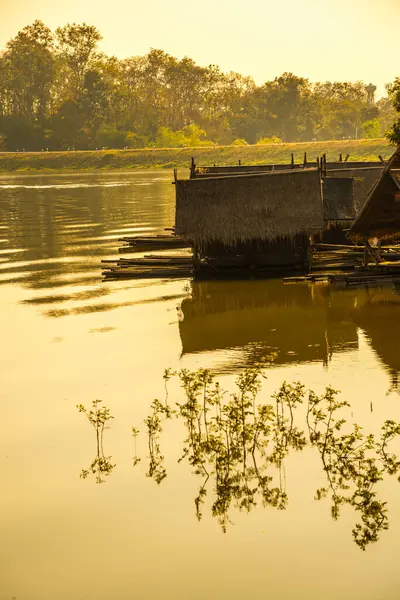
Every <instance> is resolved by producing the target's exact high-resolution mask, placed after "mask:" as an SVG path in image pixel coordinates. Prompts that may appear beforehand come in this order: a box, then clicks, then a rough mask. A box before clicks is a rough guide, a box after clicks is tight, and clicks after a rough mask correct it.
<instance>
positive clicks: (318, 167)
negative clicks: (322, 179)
mask: <svg viewBox="0 0 400 600" xmlns="http://www.w3.org/2000/svg"><path fill="white" fill-rule="evenodd" d="M317 169H318V171H320V170H321V169H320V164H319V156H317Z"/></svg>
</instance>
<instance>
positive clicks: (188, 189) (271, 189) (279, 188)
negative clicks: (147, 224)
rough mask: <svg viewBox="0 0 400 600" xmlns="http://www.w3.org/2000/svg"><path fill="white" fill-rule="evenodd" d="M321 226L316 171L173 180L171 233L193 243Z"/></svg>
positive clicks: (293, 232) (245, 238)
mask: <svg viewBox="0 0 400 600" xmlns="http://www.w3.org/2000/svg"><path fill="white" fill-rule="evenodd" d="M323 226H324V216H323V204H322V190H321V179H320V174H319V172H318V171H317V170H311V169H310V170H307V171H292V172H279V173H269V174H254V175H243V176H227V177H218V178H204V179H190V180H177V181H176V221H175V227H176V233H177V234H179V235H183V236H185V237H186V238H187V239H188V240H190V241H191V242H194V243H196V244H202V243H210V242H213V241H219V242H221V243H222V244H224V245H226V246H233V245H235V244H237V243H239V242H247V241H251V240H255V239H259V240H266V241H273V240H275V239H277V238H279V237H285V236H289V237H291V236H295V235H296V234H297V233H303V232H307V233H313V232H317V231H321V230H322V229H323Z"/></svg>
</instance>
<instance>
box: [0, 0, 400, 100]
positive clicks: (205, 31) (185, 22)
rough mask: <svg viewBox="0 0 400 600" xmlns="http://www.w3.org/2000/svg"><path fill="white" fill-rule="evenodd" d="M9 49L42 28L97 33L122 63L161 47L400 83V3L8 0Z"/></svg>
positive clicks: (326, 76) (267, 69) (266, 66)
mask: <svg viewBox="0 0 400 600" xmlns="http://www.w3.org/2000/svg"><path fill="white" fill-rule="evenodd" d="M0 7H1V8H2V18H1V21H0V46H1V47H3V46H4V44H5V43H6V42H7V40H8V39H10V38H11V37H13V36H14V35H15V34H16V32H17V31H18V30H19V29H21V28H22V27H24V26H25V25H27V24H28V23H30V22H32V21H34V20H35V19H41V20H43V21H44V22H45V23H46V24H47V25H48V26H49V27H51V28H55V27H56V26H58V25H63V24H65V23H67V22H74V21H75V22H81V21H86V22H87V23H90V24H93V25H96V26H97V27H98V28H99V29H100V31H101V33H102V35H103V37H104V39H103V41H102V44H101V48H102V50H104V51H105V52H106V53H107V54H114V55H116V56H118V57H120V58H124V57H128V56H133V55H140V54H145V53H146V52H147V51H148V50H149V49H150V48H161V49H163V50H165V51H166V52H168V53H169V54H172V55H174V56H177V57H183V56H184V55H188V56H190V57H192V58H193V59H194V60H195V61H196V62H197V63H198V64H200V65H208V64H211V63H213V64H217V65H219V66H220V67H221V68H222V69H223V70H224V71H230V70H233V71H238V72H240V73H242V74H246V75H251V76H253V77H254V78H255V80H256V82H257V83H259V84H260V83H263V82H264V81H266V80H268V79H273V78H274V77H275V76H277V75H280V74H282V73H283V72H285V71H290V72H293V73H295V74H296V75H299V76H304V77H308V78H309V79H311V81H327V80H342V81H343V80H353V81H354V80H357V79H362V80H364V81H365V82H369V81H372V82H373V83H375V84H376V85H378V90H379V93H380V94H381V93H383V91H384V84H385V83H387V82H391V81H393V79H394V78H395V77H396V76H400V67H399V62H398V50H399V47H400V44H399V41H398V23H399V19H400V0H335V1H332V0H324V1H321V0H274V1H273V2H271V1H270V0H202V1H200V2H197V3H194V2H190V1H188V0H147V1H144V2H139V1H138V0H112V1H110V0H68V1H64V2H54V0H0Z"/></svg>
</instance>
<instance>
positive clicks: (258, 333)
mask: <svg viewBox="0 0 400 600" xmlns="http://www.w3.org/2000/svg"><path fill="white" fill-rule="evenodd" d="M173 219H174V188H173V186H172V185H171V174H170V173H169V172H163V171H156V172H149V171H146V172H137V173H129V174H124V173H120V174H116V173H108V174H82V175H77V174H74V175H40V176H36V175H26V176H25V175H12V176H11V175H10V176H5V175H2V176H1V177H0V323H1V329H0V331H1V337H2V344H1V347H0V368H1V387H0V471H1V478H2V493H1V495H0V538H1V545H0V599H1V600H6V599H7V600H9V599H10V598H12V597H13V596H15V597H16V598H17V599H18V600H39V599H40V600H111V599H116V598H118V599H119V600H128V599H129V600H130V599H133V598H135V599H136V598H137V599H138V600H142V599H143V600H153V599H168V600H169V599H171V600H178V599H182V600H186V599H187V600H190V599H193V600H200V599H204V598H209V599H210V600H214V599H215V600H217V599H218V600H221V599H225V598H227V599H228V598H229V599H233V600H239V599H242V598H249V599H252V600H259V599H260V600H261V599H264V598H271V600H275V599H277V600H278V599H282V600H286V599H290V600H291V599H293V600H300V599H304V600H311V599H312V600H314V599H315V600H317V599H318V600H319V599H322V598H324V599H327V600H338V599H340V600H344V599H352V600H354V599H357V598H363V599H365V600H392V599H393V600H394V599H395V598H396V599H397V598H399V597H400V575H399V572H398V566H397V560H396V557H397V555H398V553H399V551H400V484H399V483H398V482H397V476H393V477H385V478H384V480H383V481H382V482H380V483H379V484H378V487H377V491H378V493H379V497H380V499H381V500H382V501H387V509H388V517H389V522H390V527H389V530H387V531H381V532H380V533H379V540H378V542H377V543H373V544H370V545H368V546H367V548H366V550H365V552H364V551H362V550H361V549H360V548H359V547H358V546H357V544H355V543H354V541H353V536H352V529H353V528H354V526H355V524H356V523H357V522H359V521H360V516H359V514H357V511H355V509H354V507H352V506H344V507H343V508H342V511H341V516H340V518H339V519H338V520H333V519H332V518H331V502H330V501H329V498H328V499H325V500H324V499H323V500H319V501H316V500H315V499H314V497H315V495H316V490H317V489H318V488H320V487H321V486H323V485H325V479H326V477H325V474H324V472H323V470H322V469H321V461H320V459H319V457H318V455H317V453H316V452H315V449H312V448H306V449H304V450H303V451H302V452H294V451H293V452H290V453H289V455H288V457H287V459H286V460H285V469H284V471H285V472H284V481H283V480H282V478H281V481H280V484H279V485H281V486H284V489H285V493H286V494H287V498H288V500H287V507H286V509H285V510H278V509H277V508H274V507H272V506H266V507H263V506H262V502H261V501H260V502H258V505H257V506H255V507H253V508H252V510H250V511H247V510H241V511H240V510H238V508H237V507H236V506H235V502H233V503H232V505H231V507H230V509H229V514H228V517H229V520H230V523H229V524H228V526H227V531H226V533H223V531H222V529H221V525H220V523H219V520H218V518H215V517H214V516H213V510H212V504H213V493H214V491H215V490H213V486H214V487H215V482H213V480H212V477H211V479H210V481H209V482H208V484H207V485H209V489H208V495H207V496H206V498H205V502H204V504H203V507H202V519H201V520H200V521H198V519H197V518H196V507H195V503H194V499H195V497H196V496H197V494H198V491H199V483H200V484H201V481H200V480H199V476H198V475H196V474H194V472H193V471H194V469H193V468H192V467H190V466H189V465H188V464H187V463H185V462H181V463H178V462H177V459H179V457H180V456H181V453H182V441H183V439H184V438H185V435H184V431H183V427H182V426H181V424H180V423H179V422H177V421H171V423H166V424H165V428H164V432H163V434H162V437H161V442H160V443H161V447H162V454H163V455H164V456H165V467H166V469H167V471H168V476H167V477H166V478H165V479H164V480H163V481H162V483H161V484H160V485H157V483H156V482H155V481H153V480H152V479H151V478H149V477H146V473H147V472H148V458H147V455H148V447H147V438H146V433H145V427H144V424H143V420H144V419H145V418H146V416H147V415H148V414H149V411H150V404H151V402H152V400H153V399H154V398H162V397H163V395H164V381H163V377H162V376H163V371H164V368H166V367H171V368H174V369H179V368H189V369H197V368H199V367H209V368H211V369H212V370H213V371H214V372H215V373H216V374H217V375H218V378H219V380H220V381H221V384H222V385H223V386H224V388H226V389H229V390H233V389H234V380H235V378H236V376H237V374H238V373H239V372H240V371H241V369H243V367H244V366H252V365H263V366H265V373H266V375H267V379H266V380H265V382H264V384H263V389H262V393H261V396H260V399H261V400H262V401H263V402H268V401H269V397H270V394H271V393H272V392H273V391H275V390H276V389H277V388H278V387H279V385H280V384H281V383H282V381H283V380H287V381H298V380H300V381H302V382H303V383H304V384H305V385H306V386H307V387H308V388H311V389H313V390H315V391H316V392H317V393H322V391H323V390H324V388H325V386H326V385H328V384H331V385H332V386H333V387H335V388H337V389H340V390H341V398H343V399H346V400H348V401H349V402H350V404H351V407H350V408H349V409H347V412H346V414H345V417H346V418H347V419H348V421H349V422H357V423H358V424H360V425H361V426H363V427H364V428H365V431H367V432H369V431H372V432H375V433H376V432H378V431H379V428H380V425H381V424H382V423H383V421H384V420H385V419H395V420H398V421H400V397H399V390H400V383H399V382H398V373H399V371H400V352H399V345H400V341H399V340H400V295H399V293H398V290H396V289H391V288H387V289H374V290H369V291H368V290H336V291H333V290H332V289H331V288H328V287H325V286H315V287H313V288H310V287H306V286H302V285H291V286H283V285H282V284H281V283H280V282H275V281H268V282H209V283H195V284H191V283H190V281H188V280H182V281H173V282H164V281H154V280H151V281H147V282H146V281H140V282H138V281H122V282H115V283H110V282H108V283H107V284H106V283H103V282H102V280H101V271H100V269H99V265H100V261H101V259H102V258H110V257H113V256H115V255H116V254H117V252H118V246H119V245H120V244H118V238H119V237H121V236H123V235H135V234H140V233H149V232H154V233H157V232H159V233H161V232H163V230H164V228H165V227H169V226H171V225H172V224H173ZM271 353H274V355H275V363H274V365H273V366H270V365H268V357H269V356H270V355H271ZM171 383H172V388H171V393H173V394H174V397H173V401H172V403H174V402H175V401H179V402H181V401H182V391H181V389H180V387H179V385H178V384H177V383H176V382H171ZM170 397H171V396H170ZM96 398H98V399H102V400H103V402H104V403H105V404H106V406H107V407H108V408H109V409H110V411H111V414H112V416H113V417H114V419H113V420H112V421H110V427H109V429H107V430H106V431H105V433H104V445H105V453H106V454H107V455H110V456H112V460H111V462H112V464H113V465H115V467H114V468H113V470H112V472H111V473H110V474H109V475H108V476H106V477H104V483H103V484H102V485H98V484H97V483H96V477H95V476H93V475H89V476H88V477H87V479H82V478H80V473H81V471H82V469H87V468H88V465H90V463H91V462H92V460H93V457H94V456H95V455H96V436H95V432H94V430H93V428H91V426H90V424H89V422H88V421H87V419H86V418H85V416H84V415H82V414H80V413H79V412H78V410H77V408H76V405H77V404H84V405H85V406H86V407H90V404H91V402H92V401H93V400H95V399H96ZM132 426H135V427H137V428H138V429H139V430H140V434H139V436H138V438H137V442H136V452H137V454H138V456H140V457H141V458H142V460H141V462H140V463H139V464H138V465H136V466H135V467H133V457H134V453H135V448H134V442H133V439H132V436H131V429H132ZM391 450H392V451H397V452H398V453H400V446H399V444H398V443H397V444H396V442H395V443H394V444H393V445H392V446H391ZM214 512H215V511H214Z"/></svg>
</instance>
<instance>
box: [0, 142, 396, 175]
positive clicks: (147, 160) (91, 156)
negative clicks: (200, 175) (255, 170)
mask: <svg viewBox="0 0 400 600" xmlns="http://www.w3.org/2000/svg"><path fill="white" fill-rule="evenodd" d="M305 152H307V156H308V159H309V160H315V158H316V157H317V156H321V155H322V154H324V153H326V155H327V160H328V161H329V160H338V159H339V155H340V154H342V155H343V158H344V157H345V156H346V155H347V154H349V155H350V160H366V161H367V160H378V156H379V155H381V156H382V157H383V158H389V156H391V154H392V153H393V147H392V146H390V145H389V143H388V141H387V140H385V139H376V140H343V141H331V142H301V143H293V144H268V145H259V146H250V145H249V146H207V147H201V148H141V149H138V150H93V151H91V150H88V151H73V152H0V172H1V171H3V172H13V171H85V170H86V171H93V170H99V169H100V170H110V169H118V170H128V169H136V168H144V169H154V168H175V167H185V168H186V167H189V165H190V161H191V157H192V156H193V157H194V159H195V161H196V163H197V164H199V165H213V164H219V165H222V164H224V165H234V164H237V163H238V161H239V160H240V161H241V163H242V164H267V163H272V164H280V163H287V162H290V157H291V154H292V153H293V154H294V157H295V161H296V162H302V161H303V157H304V153H305Z"/></svg>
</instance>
